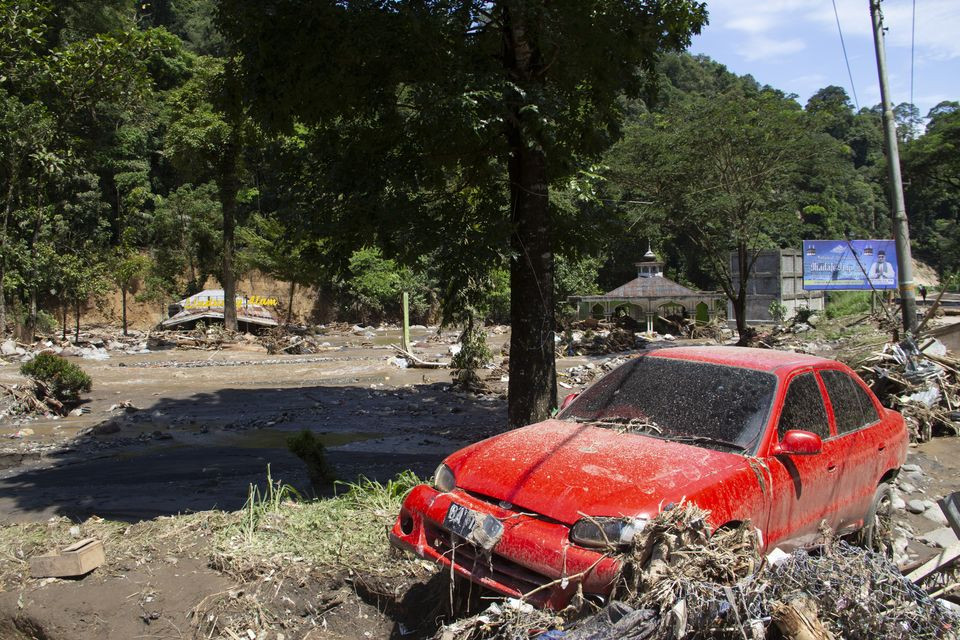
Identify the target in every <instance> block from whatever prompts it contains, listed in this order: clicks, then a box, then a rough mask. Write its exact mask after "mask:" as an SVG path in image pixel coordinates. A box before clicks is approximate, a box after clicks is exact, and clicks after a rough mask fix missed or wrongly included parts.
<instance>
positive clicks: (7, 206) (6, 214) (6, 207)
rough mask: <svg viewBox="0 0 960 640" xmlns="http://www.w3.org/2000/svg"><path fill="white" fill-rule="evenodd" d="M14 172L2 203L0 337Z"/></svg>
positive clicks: (3, 324) (3, 328) (4, 310)
mask: <svg viewBox="0 0 960 640" xmlns="http://www.w3.org/2000/svg"><path fill="white" fill-rule="evenodd" d="M15 180H16V172H14V171H11V175H10V182H9V184H8V185H7V198H6V201H5V202H4V204H3V229H2V230H0V338H2V337H3V336H5V335H6V334H7V289H6V283H7V225H8V224H9V221H10V213H11V212H12V211H13V196H14V182H15Z"/></svg>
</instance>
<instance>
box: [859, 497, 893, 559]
mask: <svg viewBox="0 0 960 640" xmlns="http://www.w3.org/2000/svg"><path fill="white" fill-rule="evenodd" d="M892 518H893V488H892V487H891V486H890V484H889V483H886V482H881V483H880V484H879V485H878V486H877V490H876V491H875V492H874V494H873V501H872V502H871V503H870V510H869V511H867V516H866V517H865V518H864V519H863V527H862V528H861V529H860V531H858V532H857V533H856V537H855V541H856V543H857V544H858V545H860V546H861V547H863V548H864V549H868V550H870V551H875V552H877V553H880V554H882V555H884V556H886V557H888V558H890V557H893V520H892Z"/></svg>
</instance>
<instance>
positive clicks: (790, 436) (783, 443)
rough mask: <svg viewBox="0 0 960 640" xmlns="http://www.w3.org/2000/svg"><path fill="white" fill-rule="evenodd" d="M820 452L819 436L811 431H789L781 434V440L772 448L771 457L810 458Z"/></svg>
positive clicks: (821, 448)
mask: <svg viewBox="0 0 960 640" xmlns="http://www.w3.org/2000/svg"><path fill="white" fill-rule="evenodd" d="M822 450H823V441H822V440H821V439H820V436H818V435H817V434H815V433H813V432H811V431H801V430H799V429H791V430H789V431H787V432H786V433H785V434H783V438H782V439H781V440H780V442H779V443H777V446H775V447H774V448H773V455H775V456H778V455H781V454H786V455H788V456H812V455H814V454H817V453H820V451H822Z"/></svg>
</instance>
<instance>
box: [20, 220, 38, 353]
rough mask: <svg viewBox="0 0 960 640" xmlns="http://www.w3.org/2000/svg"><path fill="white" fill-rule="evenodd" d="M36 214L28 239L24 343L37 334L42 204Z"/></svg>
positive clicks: (31, 339) (31, 340) (22, 336)
mask: <svg viewBox="0 0 960 640" xmlns="http://www.w3.org/2000/svg"><path fill="white" fill-rule="evenodd" d="M37 212H38V213H37V216H36V218H35V219H34V223H33V236H32V237H31V239H30V283H29V287H30V308H29V311H28V312H27V320H26V322H25V323H24V326H23V332H22V335H21V340H23V341H24V342H33V337H34V336H35V335H36V333H37V287H38V286H39V285H38V283H37V280H39V279H40V275H39V274H38V273H37V243H38V242H40V225H41V223H42V220H43V218H42V216H43V206H42V203H38V205H37Z"/></svg>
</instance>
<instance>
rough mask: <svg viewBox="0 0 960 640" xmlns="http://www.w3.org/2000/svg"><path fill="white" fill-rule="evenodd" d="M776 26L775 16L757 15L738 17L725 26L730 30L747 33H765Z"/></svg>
mask: <svg viewBox="0 0 960 640" xmlns="http://www.w3.org/2000/svg"><path fill="white" fill-rule="evenodd" d="M775 24H776V20H775V19H774V17H773V16H770V15H762V14H757V13H755V14H752V15H743V16H737V17H735V18H734V19H732V20H728V21H727V22H726V23H725V24H724V25H723V26H725V27H727V28H728V29H735V30H736V31H745V32H747V33H764V32H766V31H770V29H772V28H773V27H774V26H775Z"/></svg>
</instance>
